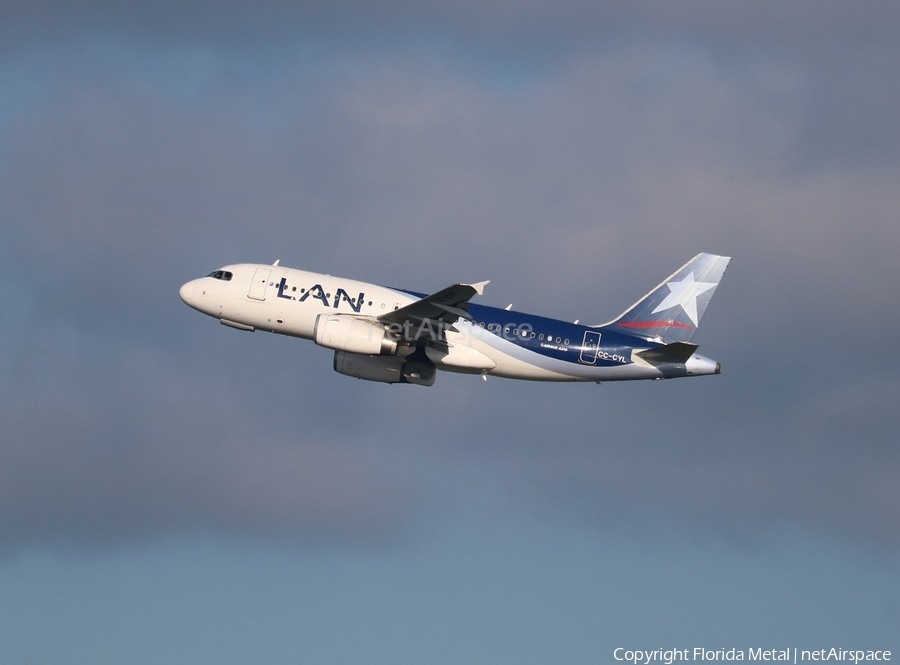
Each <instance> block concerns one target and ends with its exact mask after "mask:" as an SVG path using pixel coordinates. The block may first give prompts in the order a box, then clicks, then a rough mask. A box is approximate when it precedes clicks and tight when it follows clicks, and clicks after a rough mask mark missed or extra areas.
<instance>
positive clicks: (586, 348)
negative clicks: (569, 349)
mask: <svg viewBox="0 0 900 665" xmlns="http://www.w3.org/2000/svg"><path fill="white" fill-rule="evenodd" d="M599 350H600V333H598V332H593V331H591V330H586V331H585V333H584V343H583V344H582V345H581V356H579V358H578V360H579V362H583V363H584V364H585V365H596V364H597V352H598V351H599Z"/></svg>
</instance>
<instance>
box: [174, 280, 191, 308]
mask: <svg viewBox="0 0 900 665" xmlns="http://www.w3.org/2000/svg"><path fill="white" fill-rule="evenodd" d="M178 295H179V296H181V299H182V300H183V301H184V304H185V305H192V301H193V298H194V283H193V282H188V283H187V284H183V285H182V286H181V288H180V289H178Z"/></svg>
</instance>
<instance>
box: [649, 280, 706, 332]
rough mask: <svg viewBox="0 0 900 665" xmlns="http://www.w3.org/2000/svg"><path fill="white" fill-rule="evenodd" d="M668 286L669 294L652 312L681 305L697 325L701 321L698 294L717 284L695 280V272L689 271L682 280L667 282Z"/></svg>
mask: <svg viewBox="0 0 900 665" xmlns="http://www.w3.org/2000/svg"><path fill="white" fill-rule="evenodd" d="M666 286H668V287H669V295H667V296H666V299H665V300H663V301H662V302H661V303H659V305H658V306H657V308H656V309H654V310H653V312H652V313H653V314H656V313H657V312H661V311H663V310H664V309H669V308H670V307H675V305H680V306H681V309H683V310H684V313H685V314H687V315H688V318H689V319H690V320H691V321H693V322H694V325H695V326H696V325H697V324H698V323H699V321H698V320H697V296H699V295H700V294H701V293H706V292H707V291H709V290H710V289H712V288H715V286H716V285H715V284H713V283H712V282H695V281H694V273H693V272H689V273H688V275H687V277H685V278H684V279H683V280H681V281H680V282H667V283H666Z"/></svg>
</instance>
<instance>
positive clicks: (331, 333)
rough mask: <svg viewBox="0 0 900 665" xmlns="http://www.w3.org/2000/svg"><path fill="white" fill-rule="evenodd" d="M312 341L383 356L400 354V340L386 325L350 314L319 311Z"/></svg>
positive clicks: (340, 349) (355, 351)
mask: <svg viewBox="0 0 900 665" xmlns="http://www.w3.org/2000/svg"><path fill="white" fill-rule="evenodd" d="M313 340H315V342H316V344H318V345H319V346H324V347H326V348H328V349H334V350H335V351H347V352H349V353H361V354H365V355H382V356H393V355H396V353H397V340H396V339H394V338H393V337H392V336H391V335H390V333H388V331H387V330H386V329H385V327H384V324H381V323H379V322H378V321H376V320H374V319H369V318H363V317H359V316H352V315H347V314H319V316H317V317H316V326H315V328H314V329H313ZM361 378H364V377H361Z"/></svg>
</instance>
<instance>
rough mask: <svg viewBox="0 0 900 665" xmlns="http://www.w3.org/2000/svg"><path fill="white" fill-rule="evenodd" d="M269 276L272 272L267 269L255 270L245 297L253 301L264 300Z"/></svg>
mask: <svg viewBox="0 0 900 665" xmlns="http://www.w3.org/2000/svg"><path fill="white" fill-rule="evenodd" d="M271 274H272V271H271V270H269V269H268V268H257V269H256V274H255V275H253V281H252V282H250V292H249V293H248V294H247V297H248V298H253V299H254V300H265V299H266V286H267V285H268V284H269V275H271Z"/></svg>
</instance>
